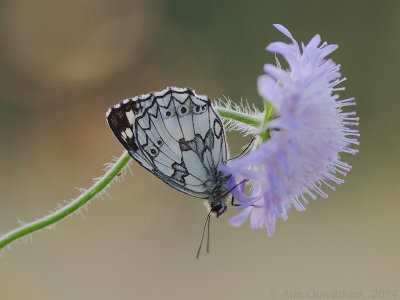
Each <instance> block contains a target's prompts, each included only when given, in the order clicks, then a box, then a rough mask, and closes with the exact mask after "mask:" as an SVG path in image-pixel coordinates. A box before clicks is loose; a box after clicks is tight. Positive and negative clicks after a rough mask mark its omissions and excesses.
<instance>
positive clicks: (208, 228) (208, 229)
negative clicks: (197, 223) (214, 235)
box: [207, 218, 211, 253]
mask: <svg viewBox="0 0 400 300" xmlns="http://www.w3.org/2000/svg"><path fill="white" fill-rule="evenodd" d="M210 223H211V218H208V225H207V253H210Z"/></svg>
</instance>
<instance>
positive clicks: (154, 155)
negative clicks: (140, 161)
mask: <svg viewBox="0 0 400 300" xmlns="http://www.w3.org/2000/svg"><path fill="white" fill-rule="evenodd" d="M149 151H150V155H151V156H153V157H156V156H157V154H158V149H157V148H156V147H154V146H151V147H150V148H149Z"/></svg>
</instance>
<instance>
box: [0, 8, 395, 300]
mask: <svg viewBox="0 0 400 300" xmlns="http://www.w3.org/2000/svg"><path fill="white" fill-rule="evenodd" d="M273 23H281V24H283V25H285V26H287V28H288V29H290V30H291V32H292V34H293V35H294V36H295V38H296V39H298V40H301V41H305V42H308V41H309V39H310V38H311V37H312V36H313V35H314V34H316V33H320V34H321V36H322V39H323V40H326V41H328V42H329V43H336V44H339V49H338V51H336V52H335V53H334V54H333V55H332V56H331V57H332V58H333V59H334V60H335V61H336V62H337V63H340V64H342V71H343V74H344V75H345V76H346V77H347V78H348V81H347V82H346V83H345V85H346V87H347V91H346V92H344V93H342V95H343V97H350V96H354V97H356V99H357V102H358V106H357V112H358V114H359V116H360V118H361V126H360V131H361V139H360V141H361V145H360V153H359V155H357V156H356V157H346V161H348V162H349V163H350V164H352V165H353V167H354V168H353V170H352V171H351V172H350V173H349V175H348V176H347V177H346V183H345V184H344V185H342V186H339V187H338V189H337V191H336V192H333V193H332V192H331V193H330V197H329V198H328V199H327V200H322V199H319V200H317V201H312V202H311V203H310V204H309V205H308V206H307V211H306V212H303V213H300V212H296V211H292V212H291V213H290V215H289V220H288V221H287V222H286V223H284V222H283V221H282V220H278V222H277V230H276V233H275V235H274V236H273V237H272V238H268V236H267V232H266V230H259V231H257V232H254V231H251V230H250V228H249V224H248V223H245V225H244V226H242V227H240V228H233V227H230V226H229V225H228V224H227V220H228V219H229V218H230V217H231V216H232V215H234V211H233V209H230V210H229V211H228V213H227V214H226V215H224V216H223V217H222V218H220V219H218V220H213V222H212V224H211V225H212V228H211V229H212V232H211V253H210V254H209V255H206V254H205V253H204V252H203V253H202V255H201V257H200V260H199V261H196V260H195V258H194V256H195V252H196V249H197V246H198V242H199V239H200V234H201V229H202V225H203V222H204V219H205V216H206V211H205V209H204V207H203V204H202V201H201V200H198V199H195V198H191V197H189V196H186V195H184V194H181V193H179V192H177V191H175V190H174V189H172V188H170V187H168V186H167V185H165V184H164V183H162V182H161V181H159V180H157V179H156V178H155V177H154V176H153V175H151V174H149V173H147V172H146V171H144V170H143V169H141V168H140V167H139V166H138V165H137V164H136V163H133V164H132V165H131V167H132V170H133V173H134V176H131V175H127V176H126V177H125V181H124V183H123V184H116V185H114V186H112V187H111V188H110V189H109V190H108V192H109V194H110V195H112V199H109V198H105V199H104V200H101V199H95V200H94V201H93V202H92V203H91V208H90V210H89V211H88V212H85V213H84V216H85V218H82V217H80V216H75V215H74V216H72V217H70V218H69V219H67V220H66V221H63V222H62V223H59V224H58V225H57V226H56V229H55V230H52V231H49V230H43V231H42V232H40V233H39V234H36V235H34V236H33V239H32V241H30V240H28V241H27V242H26V243H23V242H21V243H20V244H19V245H17V244H13V245H12V248H11V251H5V252H3V257H2V258H0V299H160V298H163V299H274V298H275V299H278V298H281V299H282V298H284V296H285V294H284V293H285V292H290V291H294V292H296V291H297V292H303V293H304V294H303V298H302V299H307V297H308V298H316V296H314V297H312V295H313V294H310V293H309V291H310V290H311V291H315V293H316V292H318V291H342V290H348V291H358V290H361V291H363V292H364V294H363V297H364V298H365V299H370V298H372V297H373V296H374V294H373V293H374V290H375V289H378V290H379V289H383V290H385V291H386V290H389V291H394V290H396V289H398V291H397V298H394V297H391V298H385V299H399V298H400V284H399V282H400V274H399V272H400V262H399V252H400V241H399V233H400V231H399V227H400V218H399V217H398V216H399V211H400V201H399V194H400V184H399V179H400V176H399V167H400V159H399V158H400V157H399V145H400V139H399V136H400V135H399V132H400V120H399V119H400V118H399V112H400V102H399V97H398V94H399V91H398V89H399V79H400V78H399V77H400V76H399V69H400V56H399V52H400V51H399V49H400V1H395V0H393V1H389V0H388V1H365V0H363V1H361V0H359V1H344V0H341V1H232V0H231V1H210V0H203V1H183V0H169V1H168V0H166V1H145V0H141V1H127V0H125V1H123V0H118V1H104V0H96V1H95V0H70V1H50V0H36V1H23V0H9V1H2V2H1V3H0V24H1V26H0V90H1V93H0V143H1V148H0V151H1V155H0V176H1V180H0V188H1V199H0V232H2V233H5V232H7V231H9V230H11V229H13V228H14V227H16V226H17V225H18V223H17V220H23V221H31V220H34V219H35V218H37V217H41V216H43V215H45V214H46V213H48V211H49V210H50V209H53V208H55V207H56V206H57V205H58V204H59V203H62V202H63V200H67V199H70V198H73V197H75V196H77V195H78V192H77V191H76V190H74V187H76V186H79V187H88V186H89V185H90V184H91V183H92V178H93V177H96V176H98V175H100V174H102V166H103V163H105V162H109V161H110V160H111V158H112V157H113V156H119V155H120V154H121V153H122V147H121V145H120V144H119V143H118V141H117V140H116V139H115V138H114V136H113V135H112V133H111V131H110V130H109V128H108V126H107V124H106V121H105V112H106V111H107V109H108V107H109V106H111V105H113V104H116V103H117V102H119V101H120V100H122V99H124V98H127V97H133V96H135V95H139V94H142V93H147V92H149V91H154V90H155V91H157V90H161V89H163V88H165V87H166V86H167V85H176V86H191V87H193V88H194V89H195V90H196V91H197V92H198V93H199V94H207V95H208V96H209V97H210V98H214V99H215V98H219V97H222V96H224V95H225V96H229V97H230V98H232V99H234V100H240V99H241V98H243V99H248V100H249V101H250V102H254V103H261V100H260V97H259V96H258V94H257V88H256V79H257V76H258V75H260V74H261V73H262V66H263V64H264V63H266V62H270V63H271V62H273V61H274V58H273V55H271V54H267V53H266V52H265V50H264V49H265V46H266V45H267V44H268V43H270V42H273V41H277V40H283V41H285V42H287V41H288V40H287V39H286V38H285V37H284V36H283V35H282V34H281V33H280V32H278V31H277V30H276V29H275V28H274V27H273V26H272V24H273ZM228 139H229V143H230V145H231V149H232V153H237V152H238V151H239V149H240V147H241V146H242V145H243V144H244V143H245V141H244V140H243V139H241V138H240V136H239V135H233V134H229V136H228ZM307 293H309V294H307ZM377 295H378V294H377ZM391 296H393V295H391ZM286 299H287V298H286ZM297 299H300V298H297Z"/></svg>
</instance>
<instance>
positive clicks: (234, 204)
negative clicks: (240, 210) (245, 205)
mask: <svg viewBox="0 0 400 300" xmlns="http://www.w3.org/2000/svg"><path fill="white" fill-rule="evenodd" d="M234 201H235V197H233V196H232V199H231V205H232V206H240V204H238V203H234Z"/></svg>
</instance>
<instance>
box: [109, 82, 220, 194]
mask: <svg viewBox="0 0 400 300" xmlns="http://www.w3.org/2000/svg"><path fill="white" fill-rule="evenodd" d="M106 117H107V121H108V124H109V126H110V127H111V129H112V131H113V133H114V134H115V136H116V137H117V138H118V140H119V141H120V142H121V144H122V145H123V146H124V147H125V149H127V151H128V152H129V154H130V155H131V156H132V157H133V158H134V159H135V160H136V161H137V162H138V163H139V164H140V165H142V166H143V167H144V168H146V169H147V170H149V171H150V172H152V173H153V174H155V175H156V176H157V177H159V178H160V179H162V180H163V181H164V182H166V183H167V184H169V185H171V186H172V187H174V188H176V189H178V190H180V191H182V192H184V193H187V194H190V195H193V196H196V197H199V198H208V197H209V196H210V193H211V188H210V186H212V184H211V183H210V182H212V181H215V180H217V179H216V176H217V172H218V165H219V163H221V162H222V161H225V160H226V158H227V150H226V141H225V133H224V129H223V125H222V122H221V120H220V119H219V116H218V115H217V113H216V112H215V111H214V109H213V108H212V106H211V101H210V100H209V99H208V98H207V97H206V96H198V95H196V94H195V92H194V91H193V90H192V89H190V88H175V87H171V88H167V89H165V90H163V91H161V92H155V93H150V94H147V95H143V96H139V97H135V98H129V99H126V100H124V101H122V102H121V103H119V104H117V105H115V106H113V107H111V108H110V110H109V111H108V112H107V115H106Z"/></svg>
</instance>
